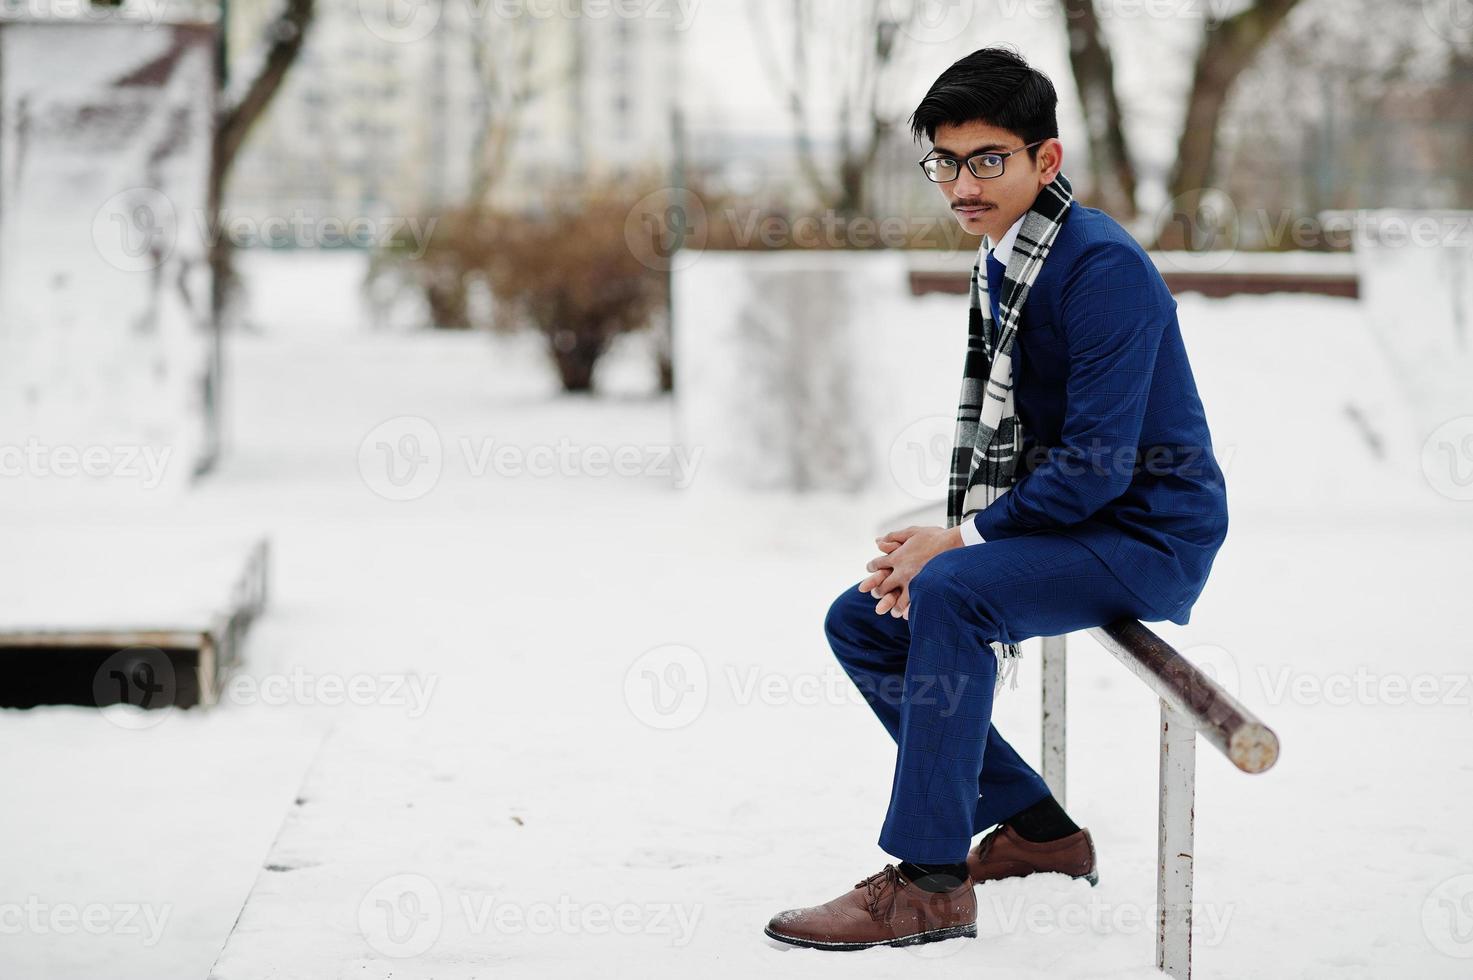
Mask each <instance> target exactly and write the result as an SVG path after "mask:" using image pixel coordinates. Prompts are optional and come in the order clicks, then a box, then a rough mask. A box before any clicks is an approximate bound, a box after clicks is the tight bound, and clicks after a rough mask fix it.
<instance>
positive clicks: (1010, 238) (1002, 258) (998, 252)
mask: <svg viewBox="0 0 1473 980" xmlns="http://www.w3.org/2000/svg"><path fill="white" fill-rule="evenodd" d="M1026 217H1028V212H1027V211H1024V212H1023V213H1022V214H1021V215H1020V216H1019V217H1018V220H1017V221H1014V222H1013V227H1011V228H1009V229H1008V230H1007V231H1006V232H1004V233H1003V236H1002V238H1000V239H998V242H997V244H996V245H994V246H993V248H992V257H993V258H995V259H997V261H999V262H1001V263H1002V264H1003V267H1004V268H1006V267H1007V264H1008V259H1010V258H1012V255H1013V242H1014V241H1016V240H1017V238H1018V229H1019V228H1022V227H1023V219H1024V218H1026Z"/></svg>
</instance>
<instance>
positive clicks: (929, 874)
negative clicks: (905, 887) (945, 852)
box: [900, 861, 967, 892]
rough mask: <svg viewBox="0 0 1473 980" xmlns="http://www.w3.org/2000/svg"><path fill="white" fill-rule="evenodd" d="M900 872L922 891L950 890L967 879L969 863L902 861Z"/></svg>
mask: <svg viewBox="0 0 1473 980" xmlns="http://www.w3.org/2000/svg"><path fill="white" fill-rule="evenodd" d="M900 873H901V874H903V875H905V877H906V878H907V879H909V880H910V882H911V884H913V885H915V886H916V887H917V888H919V889H920V890H921V891H926V892H949V891H951V890H952V889H953V888H955V887H957V886H958V885H960V884H961V883H962V882H964V881H966V880H967V863H966V862H965V861H963V862H961V863H960V864H914V863H912V862H910V861H901V862H900Z"/></svg>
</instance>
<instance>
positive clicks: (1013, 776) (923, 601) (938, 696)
mask: <svg viewBox="0 0 1473 980" xmlns="http://www.w3.org/2000/svg"><path fill="white" fill-rule="evenodd" d="M875 602H876V600H875V599H874V598H873V597H871V596H870V595H869V594H868V593H864V592H860V591H859V590H858V587H857V583H856V586H855V587H851V588H850V589H848V590H847V591H845V592H844V593H843V594H842V595H840V596H839V597H838V598H837V599H836V600H834V602H833V605H832V606H831V607H830V608H829V612H828V616H827V618H826V620H825V622H824V630H825V632H826V633H827V634H828V639H829V644H830V646H832V647H833V650H834V654H835V656H837V657H838V659H839V663H840V664H841V665H842V666H843V668H844V670H845V671H846V672H847V673H848V675H849V677H850V679H852V680H853V681H854V683H855V685H856V686H857V687H858V688H859V690H860V692H861V694H862V695H863V696H864V698H865V700H866V701H867V702H868V703H869V705H870V707H871V708H873V709H874V712H875V714H876V715H877V716H879V719H880V723H881V724H883V725H884V726H885V729H886V731H888V732H889V733H890V735H891V737H892V738H894V739H895V743H896V758H895V774H894V779H893V782H892V784H891V787H890V807H889V811H888V812H887V813H886V815H885V822H884V826H883V828H882V829H881V831H880V838H879V845H880V847H881V849H883V850H884V851H885V852H886V853H888V854H890V855H893V856H894V857H897V858H900V859H901V860H905V861H915V862H920V863H926V864H942V863H952V862H959V861H963V860H965V858H966V854H967V850H968V849H969V848H970V846H971V841H972V838H973V836H975V835H976V834H979V833H982V832H983V831H985V830H987V829H988V828H989V827H991V826H993V825H994V824H997V823H1000V822H1002V821H1003V820H1005V819H1007V818H1008V817H1011V816H1013V815H1014V814H1016V813H1018V812H1019V811H1020V810H1024V809H1026V808H1027V807H1029V806H1030V805H1032V804H1034V803H1037V802H1038V801H1039V800H1041V799H1043V798H1044V797H1045V796H1047V795H1048V794H1049V789H1048V786H1047V785H1046V784H1045V783H1044V781H1043V778H1042V777H1041V776H1039V775H1038V773H1037V772H1035V771H1034V770H1033V768H1032V767H1030V766H1029V765H1028V763H1026V762H1024V761H1023V759H1022V758H1021V757H1020V756H1019V755H1018V753H1017V752H1016V751H1015V750H1014V749H1013V747H1012V746H1011V745H1009V744H1008V743H1007V742H1006V741H1005V740H1004V739H1003V737H1002V735H1001V734H999V733H998V730H997V728H996V726H994V725H993V724H992V699H993V692H994V688H995V684H996V680H997V672H998V663H997V658H996V656H995V655H994V654H993V652H992V649H991V647H990V646H989V644H990V642H991V641H993V640H997V641H1001V642H1004V643H1018V642H1021V641H1022V640H1026V639H1028V638H1030V637H1035V636H1058V635H1061V634H1064V633H1069V632H1073V631H1075V630H1081V629H1086V628H1089V627H1092V626H1100V625H1103V624H1105V623H1108V622H1111V621H1113V620H1115V619H1119V618H1122V617H1132V618H1136V619H1163V618H1165V616H1164V615H1163V613H1162V611H1161V610H1156V609H1151V608H1147V607H1146V605H1145V603H1144V601H1143V600H1141V599H1140V598H1138V597H1136V596H1135V595H1134V594H1133V593H1132V592H1131V591H1130V590H1129V589H1127V588H1126V587H1125V586H1124V585H1122V584H1121V582H1120V581H1119V579H1117V578H1116V577H1115V575H1114V574H1113V573H1112V572H1111V571H1110V569H1109V568H1108V567H1107V566H1106V565H1105V564H1104V563H1103V562H1102V561H1101V560H1100V559H1099V558H1098V557H1097V556H1096V555H1095V554H1094V552H1092V551H1090V550H1089V549H1088V548H1086V547H1085V546H1084V545H1082V544H1079V543H1078V542H1077V541H1075V540H1073V539H1072V538H1070V537H1068V536H1066V535H1063V534H1059V533H1057V532H1052V531H1037V532H1033V533H1030V534H1024V535H1019V536H1017V537H1011V538H1004V539H999V540H996V541H985V542H983V543H982V544H976V545H970V546H967V547H962V548H953V549H950V550H948V551H943V552H942V553H941V554H939V555H937V556H936V557H934V558H932V559H931V560H930V561H929V562H927V563H926V565H925V567H924V568H922V569H921V571H920V573H919V574H917V575H916V576H915V578H914V579H912V580H911V584H910V618H909V620H905V619H900V618H896V617H892V616H890V615H889V614H885V615H877V614H876V613H875Z"/></svg>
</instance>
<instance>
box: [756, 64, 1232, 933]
mask: <svg viewBox="0 0 1473 980" xmlns="http://www.w3.org/2000/svg"><path fill="white" fill-rule="evenodd" d="M1055 105H1056V96H1055V93H1054V87H1053V85H1052V83H1050V81H1049V80H1048V78H1047V77H1045V76H1044V75H1042V74H1041V73H1039V72H1037V71H1035V70H1034V69H1032V68H1030V67H1029V66H1028V65H1027V64H1026V63H1025V62H1024V61H1023V59H1022V58H1020V57H1019V56H1018V55H1016V54H1014V53H1013V52H1011V51H1008V50H1005V49H996V48H985V49H983V50H981V51H977V52H975V53H973V54H971V55H968V56H967V57H966V58H963V59H962V60H961V61H958V62H957V63H956V64H954V65H952V66H951V67H950V68H948V69H947V70H946V71H945V72H943V73H942V75H941V77H940V78H938V79H937V80H936V82H935V84H934V85H932V86H931V89H930V91H929V92H927V93H926V97H925V98H924V99H923V100H922V101H921V104H920V106H919V107H918V108H917V109H916V111H915V113H914V115H913V116H912V117H911V128H912V132H913V133H914V134H915V137H916V139H917V141H919V140H920V139H921V138H922V137H925V138H926V139H927V140H929V141H930V142H931V143H932V149H931V151H930V152H929V153H928V154H926V158H925V159H924V160H923V161H922V162H921V164H922V169H923V170H924V171H925V174H926V176H927V177H928V178H929V179H931V180H932V181H934V182H936V186H937V188H938V189H939V190H940V191H941V193H942V194H943V195H944V196H945V198H946V201H947V203H948V204H949V205H950V207H951V209H952V211H953V212H954V213H955V214H956V218H957V221H959V222H960V223H961V225H962V227H963V228H965V229H966V230H967V231H969V232H972V233H973V234H978V235H983V236H985V240H984V243H983V244H984V247H985V246H986V245H987V244H989V243H996V247H994V248H993V249H992V250H991V251H990V252H989V253H987V254H986V257H985V261H979V263H978V269H976V270H974V272H973V277H972V310H971V314H970V316H971V320H970V331H969V342H968V349H967V356H966V362H965V368H964V371H963V376H964V378H963V385H962V397H961V405H960V407H959V409H958V419H957V440H956V447H955V449H954V451H953V455H952V481H951V486H950V493H949V495H948V526H947V527H907V528H904V529H902V530H897V531H892V532H891V533H889V534H887V535H885V536H884V537H882V538H880V539H878V541H877V542H876V543H877V544H878V545H879V549H880V552H881V554H880V555H879V556H878V557H876V558H875V559H874V560H872V561H871V562H870V563H869V565H868V570H869V572H870V573H871V574H870V575H869V576H868V577H867V578H865V579H864V580H863V581H862V582H860V583H859V586H858V587H857V588H855V589H850V590H847V591H846V592H845V593H844V594H842V595H841V596H839V598H838V599H837V600H836V601H835V602H834V603H833V606H832V607H831V608H830V610H829V614H828V618H827V620H826V622H825V624H824V625H825V629H826V631H827V633H828V638H829V643H830V644H831V646H832V647H833V649H834V653H835V655H836V656H837V657H838V658H839V661H840V663H841V664H842V665H843V666H844V669H845V670H846V671H847V672H848V674H849V676H850V677H851V678H852V679H853V680H854V682H855V684H856V685H857V686H858V687H859V688H860V690H861V691H862V692H863V694H864V696H865V699H866V700H867V701H868V703H869V705H870V707H871V708H873V709H874V712H875V714H876V715H878V716H879V719H880V722H881V723H882V724H883V725H884V726H885V728H886V730H887V731H889V733H890V735H891V736H892V737H893V738H894V739H895V741H896V745H897V757H896V762H895V773H894V778H893V782H892V784H891V795H890V806H889V811H888V813H887V814H886V817H885V822H884V825H883V828H882V829H881V831H880V838H879V844H880V847H881V848H882V849H883V850H884V851H886V852H887V853H888V854H891V855H894V856H895V857H896V858H898V859H899V864H898V865H886V866H885V868H884V870H882V871H880V872H879V873H877V874H874V875H871V876H870V877H868V878H865V879H864V880H862V881H860V882H859V883H858V884H857V885H855V886H854V888H853V890H851V891H849V892H848V893H846V894H844V895H841V896H840V897H838V898H836V899H834V900H833V901H831V902H828V903H826V904H823V905H818V906H814V907H811V908H804V909H795V910H792V911H788V912H782V913H779V914H778V915H776V916H775V917H773V919H772V921H771V922H770V923H769V924H768V927H767V934H768V935H769V936H771V937H773V938H774V939H778V940H781V941H783V942H787V943H792V944H795V945H799V946H812V947H817V948H820V949H857V948H863V947H867V946H875V945H908V944H911V943H918V942H930V941H934V940H939V939H949V938H952V937H958V936H975V935H976V934H977V925H976V922H977V905H976V899H975V897H974V895H973V891H972V888H973V885H974V884H977V883H980V882H984V881H991V880H995V879H999V878H1010V877H1017V876H1021V875H1029V874H1035V873H1039V872H1061V873H1063V874H1067V875H1071V876H1073V877H1075V878H1084V879H1087V880H1088V881H1089V882H1090V883H1091V884H1094V883H1095V881H1096V880H1097V878H1098V875H1097V872H1096V869H1095V851H1094V842H1093V841H1092V839H1091V838H1090V835H1089V831H1088V830H1085V829H1081V828H1080V827H1078V826H1077V825H1076V824H1075V823H1074V822H1073V821H1072V820H1071V819H1070V818H1069V816H1068V815H1067V814H1066V813H1065V812H1064V811H1063V809H1062V808H1061V807H1060V806H1059V804H1058V802H1057V801H1056V800H1055V799H1054V797H1053V796H1052V794H1050V792H1049V789H1048V787H1047V785H1045V783H1044V782H1043V779H1042V778H1041V777H1040V776H1039V775H1038V774H1037V773H1036V772H1034V771H1033V769H1032V768H1030V767H1029V765H1028V764H1027V763H1026V762H1024V761H1023V759H1022V758H1021V757H1019V755H1018V753H1017V752H1016V751H1014V750H1013V748H1012V746H1010V745H1009V744H1008V743H1007V742H1006V741H1004V740H1003V737H1002V735H1000V734H999V733H998V731H997V728H996V727H994V726H993V725H992V723H991V717H992V699H993V692H994V689H995V685H996V682H997V680H998V678H999V665H1000V663H1001V661H1002V660H1003V659H1007V658H1011V657H1014V656H1016V655H1017V653H1018V649H1017V646H1016V645H1017V644H1018V643H1020V642H1021V641H1023V640H1024V639H1027V638H1029V637H1034V636H1055V635H1060V634H1064V633H1069V632H1073V631H1075V630H1082V629H1086V628H1088V627H1092V626H1099V625H1102V624H1105V623H1108V622H1111V621H1112V620H1115V619H1119V618H1122V617H1133V618H1137V619H1143V620H1170V621H1172V622H1175V623H1179V624H1185V623H1186V622H1187V619H1188V614H1189V612H1190V610H1191V607H1192V605H1193V603H1194V602H1195V601H1196V599H1197V597H1198V595H1200V593H1201V591H1202V588H1203V585H1204V584H1205V582H1206V580H1207V575H1208V572H1209V570H1210V569H1211V566H1212V560H1213V557H1214V556H1215V555H1216V553H1217V550H1218V548H1219V546H1220V545H1221V544H1222V542H1223V539H1224V538H1225V537H1226V534H1227V504H1226V495H1225V491H1224V485H1223V477H1222V472H1221V470H1220V469H1219V468H1218V465H1217V463H1216V461H1215V460H1214V458H1213V454H1212V443H1211V437H1210V435H1209V433H1208V429H1207V422H1206V419H1205V417H1204V415H1203V411H1202V402H1201V400H1200V399H1199V398H1198V395H1197V387H1196V383H1195V381H1194V380H1193V378H1192V372H1191V368H1190V366H1189V365H1188V363H1187V355H1186V350H1185V348H1184V347H1183V345H1182V337H1181V331H1180V328H1179V327H1178V325H1177V319H1176V301H1175V300H1174V299H1173V298H1172V296H1171V294H1170V292H1169V291H1168V290H1167V288H1166V284H1165V283H1164V282H1163V281H1162V279H1161V276H1160V274H1159V273H1158V272H1157V271H1156V269H1155V267H1154V266H1153V265H1152V264H1151V260H1150V258H1149V257H1148V256H1147V255H1146V253H1145V251H1144V250H1142V248H1141V247H1140V245H1139V244H1137V243H1136V242H1135V240H1134V239H1132V238H1131V237H1130V235H1129V234H1127V233H1126V231H1125V230H1124V229H1123V228H1121V227H1120V225H1119V224H1117V223H1116V222H1115V221H1114V220H1113V219H1112V218H1110V216H1109V215H1107V214H1105V213H1104V212H1102V211H1098V210H1096V209H1094V208H1087V207H1084V206H1082V205H1080V204H1078V203H1074V202H1073V199H1072V191H1071V189H1070V185H1069V182H1068V180H1067V178H1066V177H1065V176H1064V175H1063V174H1062V173H1061V172H1060V165H1061V164H1062V162H1063V158H1064V147H1063V144H1062V143H1061V142H1060V141H1059V139H1058V124H1057V122H1056V121H1055ZM984 266H985V273H984V272H982V267H984ZM1008 662H1009V664H1010V665H1015V664H1016V661H1013V660H1011V659H1009V660H1008ZM994 825H996V829H995V830H993V831H992V832H991V833H990V834H988V835H987V836H986V837H984V838H983V839H982V840H981V842H980V843H979V844H978V846H977V847H976V848H974V849H971V850H970V852H969V848H970V846H971V842H972V838H973V836H974V835H976V834H978V833H981V832H982V831H985V830H987V829H988V828H990V827H993V826H994Z"/></svg>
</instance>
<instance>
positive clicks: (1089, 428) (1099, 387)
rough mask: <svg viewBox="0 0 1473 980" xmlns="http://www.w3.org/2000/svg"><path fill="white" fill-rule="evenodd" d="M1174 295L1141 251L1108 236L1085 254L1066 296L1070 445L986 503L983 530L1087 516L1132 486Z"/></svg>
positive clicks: (1066, 431) (1011, 531)
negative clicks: (1163, 283)
mask: <svg viewBox="0 0 1473 980" xmlns="http://www.w3.org/2000/svg"><path fill="white" fill-rule="evenodd" d="M1172 303H1174V300H1172V299H1171V295H1170V293H1168V292H1166V291H1165V290H1164V289H1162V288H1161V287H1160V282H1159V273H1157V272H1156V270H1155V269H1154V267H1152V266H1151V265H1150V261H1149V259H1147V258H1146V257H1145V256H1144V255H1143V254H1142V253H1140V252H1139V251H1136V250H1134V249H1131V248H1129V247H1128V246H1126V245H1124V244H1122V243H1120V242H1107V243H1102V244H1101V245H1100V246H1098V247H1096V248H1092V249H1090V250H1089V251H1087V252H1086V253H1085V254H1084V255H1083V256H1082V257H1081V259H1080V261H1079V264H1078V266H1077V267H1076V268H1075V270H1074V271H1073V272H1072V273H1071V274H1070V275H1069V277H1068V278H1066V280H1065V283H1064V288H1063V298H1062V301H1061V303H1060V321H1061V322H1060V329H1061V330H1062V332H1063V336H1064V341H1065V344H1066V346H1067V349H1068V356H1069V373H1068V381H1067V389H1066V392H1067V402H1066V404H1067V408H1066V411H1065V416H1064V424H1063V432H1062V435H1061V438H1060V440H1059V441H1060V442H1061V443H1062V445H1059V446H1051V447H1048V449H1047V453H1046V455H1045V456H1044V457H1043V459H1042V460H1041V461H1040V462H1039V463H1038V465H1037V466H1036V467H1034V469H1033V470H1032V472H1030V473H1028V474H1026V475H1025V476H1023V477H1022V478H1021V479H1020V480H1019V481H1018V482H1017V483H1015V484H1013V486H1012V488H1011V489H1009V490H1008V491H1007V492H1006V493H1004V494H1003V495H1002V496H1001V497H999V498H997V499H996V500H995V501H993V502H992V503H991V504H989V505H988V506H987V507H985V508H983V509H982V510H980V511H978V512H977V514H976V516H975V517H974V518H973V520H974V522H975V525H976V529H977V531H978V533H980V534H981V535H982V537H983V538H985V539H987V540H989V541H992V540H996V539H998V538H1008V537H1015V536H1017V535H1019V534H1026V533H1028V532H1030V531H1038V530H1044V529H1048V528H1056V527H1067V526H1068V525H1070V524H1077V523H1078V522H1080V521H1082V520H1084V519H1086V518H1088V517H1089V516H1090V515H1091V514H1093V513H1095V512H1096V511H1098V510H1099V509H1100V508H1101V507H1103V506H1104V505H1105V504H1107V503H1109V502H1110V501H1111V500H1114V499H1115V498H1116V497H1118V496H1120V495H1121V494H1122V493H1124V492H1125V490H1126V488H1127V487H1128V486H1129V485H1130V482H1131V477H1132V472H1133V469H1134V467H1135V465H1136V460H1137V451H1138V448H1139V443H1140V433H1141V425H1142V422H1143V420H1144V418H1145V412H1146V400H1147V397H1148V396H1149V393H1150V388H1151V374H1152V372H1153V370H1154V369H1155V365H1156V352H1157V350H1158V349H1159V348H1160V345H1161V338H1162V335H1163V331H1164V328H1165V324H1166V322H1167V320H1168V319H1169V317H1170V314H1171V306H1169V305H1167V304H1172Z"/></svg>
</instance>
